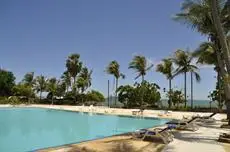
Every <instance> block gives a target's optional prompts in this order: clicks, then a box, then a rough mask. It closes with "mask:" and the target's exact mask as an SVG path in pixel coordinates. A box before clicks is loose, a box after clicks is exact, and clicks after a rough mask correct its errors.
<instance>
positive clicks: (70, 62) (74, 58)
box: [66, 54, 82, 92]
mask: <svg viewBox="0 0 230 152" xmlns="http://www.w3.org/2000/svg"><path fill="white" fill-rule="evenodd" d="M66 68H67V72H68V73H69V75H70V76H71V78H72V79H73V82H72V83H71V86H72V91H74V92H75V91H76V79H77V75H78V74H79V73H80V72H81V69H82V62H81V61H80V55H79V54H71V55H70V56H69V57H68V59H67V60H66Z"/></svg>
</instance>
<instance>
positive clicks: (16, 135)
mask: <svg viewBox="0 0 230 152" xmlns="http://www.w3.org/2000/svg"><path fill="white" fill-rule="evenodd" d="M167 121H168V120H167V119H157V118H155V119H150V118H133V117H124V116H114V115H100V114H90V113H79V112H68V111H63V110H51V109H42V108H0V152H24V151H33V150H36V149H42V148H48V147H53V146H60V145H64V144H70V143H77V142H82V141H86V140H92V139H97V138H103V137H107V136H111V135H116V134H121V133H125V132H131V131H134V130H136V129H140V128H149V127H153V126H157V125H162V124H165V123H166V122H167Z"/></svg>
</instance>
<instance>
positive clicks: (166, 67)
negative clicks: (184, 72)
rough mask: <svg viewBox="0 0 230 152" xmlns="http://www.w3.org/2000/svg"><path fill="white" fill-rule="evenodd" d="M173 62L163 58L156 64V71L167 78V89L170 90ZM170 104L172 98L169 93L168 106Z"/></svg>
mask: <svg viewBox="0 0 230 152" xmlns="http://www.w3.org/2000/svg"><path fill="white" fill-rule="evenodd" d="M173 70H174V68H173V63H172V60H171V59H163V60H162V63H160V64H158V65H157V67H156V71H157V72H160V73H162V74H163V75H165V76H166V78H167V79H168V80H169V91H171V90H172V79H173ZM171 106H172V98H171V97H170V94H169V108H171Z"/></svg>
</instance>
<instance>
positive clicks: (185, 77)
mask: <svg viewBox="0 0 230 152" xmlns="http://www.w3.org/2000/svg"><path fill="white" fill-rule="evenodd" d="M184 100H185V102H184V107H185V108H186V107H187V72H184Z"/></svg>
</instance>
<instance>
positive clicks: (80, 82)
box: [77, 67, 93, 93]
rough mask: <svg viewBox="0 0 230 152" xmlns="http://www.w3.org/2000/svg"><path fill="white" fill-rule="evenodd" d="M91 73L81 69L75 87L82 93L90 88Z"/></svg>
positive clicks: (85, 68)
mask: <svg viewBox="0 0 230 152" xmlns="http://www.w3.org/2000/svg"><path fill="white" fill-rule="evenodd" d="M92 73H93V71H92V70H90V71H89V70H88V68H87V67H84V68H82V70H81V72H80V74H79V77H78V79H77V86H78V87H79V88H81V92H82V93H84V92H85V90H87V89H88V88H89V87H90V86H91V81H92V78H91V75H92Z"/></svg>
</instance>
